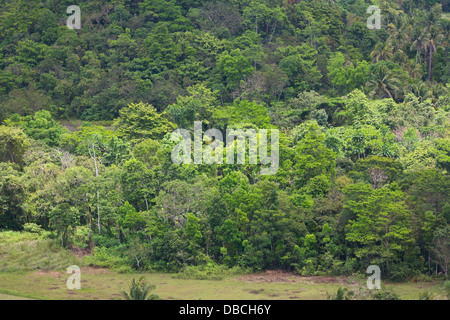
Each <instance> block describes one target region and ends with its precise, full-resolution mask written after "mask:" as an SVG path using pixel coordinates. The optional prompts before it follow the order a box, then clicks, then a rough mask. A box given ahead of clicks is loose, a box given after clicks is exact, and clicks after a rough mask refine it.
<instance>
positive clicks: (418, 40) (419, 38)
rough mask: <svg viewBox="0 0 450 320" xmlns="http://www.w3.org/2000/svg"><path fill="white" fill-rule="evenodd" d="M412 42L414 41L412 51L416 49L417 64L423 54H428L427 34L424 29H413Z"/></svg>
mask: <svg viewBox="0 0 450 320" xmlns="http://www.w3.org/2000/svg"><path fill="white" fill-rule="evenodd" d="M411 40H412V41H413V42H412V44H411V47H410V50H414V49H416V64H417V62H419V61H418V59H419V58H420V56H421V54H422V53H424V52H426V50H427V42H428V38H427V33H426V30H425V29H424V28H421V27H416V28H414V29H413V33H412V36H411Z"/></svg>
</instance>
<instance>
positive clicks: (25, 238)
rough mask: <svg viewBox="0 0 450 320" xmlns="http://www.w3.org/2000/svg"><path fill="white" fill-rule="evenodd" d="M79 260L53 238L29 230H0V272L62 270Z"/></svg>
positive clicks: (77, 263) (79, 261)
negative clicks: (46, 237) (44, 237)
mask: <svg viewBox="0 0 450 320" xmlns="http://www.w3.org/2000/svg"><path fill="white" fill-rule="evenodd" d="M73 264H76V265H82V263H81V260H80V259H78V258H77V256H75V255H74V254H72V253H71V252H70V251H68V250H66V249H64V248H62V247H61V246H60V245H59V244H58V243H57V242H56V241H55V240H53V239H43V238H42V236H41V235H39V234H36V233H30V232H14V231H4V232H0V272H17V271H31V270H53V269H56V270H62V269H65V268H67V267H68V266H70V265H73Z"/></svg>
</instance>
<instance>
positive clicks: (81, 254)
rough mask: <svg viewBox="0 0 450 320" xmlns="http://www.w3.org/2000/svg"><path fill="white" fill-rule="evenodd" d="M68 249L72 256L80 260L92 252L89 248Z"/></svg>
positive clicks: (74, 247)
mask: <svg viewBox="0 0 450 320" xmlns="http://www.w3.org/2000/svg"><path fill="white" fill-rule="evenodd" d="M69 249H70V251H71V252H72V253H73V254H74V255H76V256H77V257H78V258H80V259H82V258H83V257H85V256H89V255H91V254H92V251H91V249H90V248H80V247H77V246H72V245H69Z"/></svg>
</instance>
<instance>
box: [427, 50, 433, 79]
mask: <svg viewBox="0 0 450 320" xmlns="http://www.w3.org/2000/svg"><path fill="white" fill-rule="evenodd" d="M432 55H433V45H430V56H429V57H428V82H429V83H431V57H432Z"/></svg>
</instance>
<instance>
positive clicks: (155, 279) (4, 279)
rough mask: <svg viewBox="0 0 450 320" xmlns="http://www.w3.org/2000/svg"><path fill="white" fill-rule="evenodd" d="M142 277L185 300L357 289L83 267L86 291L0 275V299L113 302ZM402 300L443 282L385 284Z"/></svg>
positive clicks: (47, 276)
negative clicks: (188, 278) (187, 276)
mask: <svg viewBox="0 0 450 320" xmlns="http://www.w3.org/2000/svg"><path fill="white" fill-rule="evenodd" d="M141 276H143V277H144V278H145V279H146V280H147V281H148V282H150V283H152V284H154V285H156V289H155V290H154V291H153V292H152V293H155V294H157V295H158V296H159V297H160V298H161V299H164V300H170V299H181V300H198V299H202V300H216V299H223V300H272V299H282V300H320V299H326V298H327V293H328V294H335V293H336V291H337V289H338V288H339V287H340V286H342V287H352V285H354V283H352V281H351V280H350V279H348V278H345V277H304V276H299V275H294V274H291V273H287V272H280V271H267V272H265V273H257V274H250V275H242V276H233V277H229V278H225V279H223V280H186V279H175V278H173V277H172V275H170V274H161V273H139V274H121V273H117V272H114V271H111V270H108V269H102V268H92V267H81V288H80V289H79V290H77V289H74V290H69V289H68V288H67V285H66V282H67V279H68V278H69V277H70V275H69V274H67V273H66V272H65V270H63V271H55V270H52V271H28V272H23V271H22V272H3V273H0V300H5V299H16V298H17V299H23V298H31V299H52V300H66V299H67V300H79V299H87V300H111V299H113V300H114V299H121V294H120V292H121V290H122V289H123V290H128V286H129V283H130V281H131V280H132V279H133V278H140V277H141ZM383 284H384V285H385V286H386V287H387V288H390V289H392V290H393V291H394V292H395V293H397V294H398V295H399V296H400V298H401V299H402V300H415V299H418V298H419V294H420V293H423V292H425V291H428V292H430V293H433V295H434V296H435V297H438V296H439V295H441V294H442V292H441V291H440V286H441V285H442V282H437V281H436V282H416V283H414V282H405V283H383Z"/></svg>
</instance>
